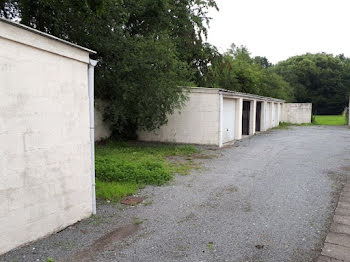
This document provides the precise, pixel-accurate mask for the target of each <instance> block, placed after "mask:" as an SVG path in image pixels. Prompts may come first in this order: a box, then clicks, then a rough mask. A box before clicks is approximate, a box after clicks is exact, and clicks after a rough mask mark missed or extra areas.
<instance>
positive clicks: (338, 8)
mask: <svg viewBox="0 0 350 262" xmlns="http://www.w3.org/2000/svg"><path fill="white" fill-rule="evenodd" d="M216 3H217V4H218V5H219V8H220V11H219V12H217V11H210V13H209V16H211V17H212V18H213V19H212V20H211V23H210V29H209V37H208V41H209V42H210V43H211V44H213V45H215V46H216V47H218V48H219V51H220V52H223V51H226V49H227V48H228V47H229V46H230V45H231V43H235V44H236V45H245V46H246V47H247V48H248V50H249V51H250V52H251V53H252V55H253V56H257V55H259V56H266V57H267V58H268V59H269V60H270V61H271V62H273V63H276V62H278V61H281V60H284V59H287V58H288V57H290V56H294V55H298V54H303V53H307V52H311V53H316V52H322V51H323V52H327V53H333V54H340V53H344V54H345V55H346V56H348V57H350V0H216Z"/></svg>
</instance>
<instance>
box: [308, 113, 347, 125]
mask: <svg viewBox="0 0 350 262" xmlns="http://www.w3.org/2000/svg"><path fill="white" fill-rule="evenodd" d="M313 124H315V125H334V126H341V125H346V117H345V116H344V115H336V116H314V121H313Z"/></svg>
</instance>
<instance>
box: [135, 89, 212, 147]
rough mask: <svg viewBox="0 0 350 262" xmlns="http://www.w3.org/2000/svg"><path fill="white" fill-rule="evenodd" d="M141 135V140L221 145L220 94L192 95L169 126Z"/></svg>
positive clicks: (170, 120)
mask: <svg viewBox="0 0 350 262" xmlns="http://www.w3.org/2000/svg"><path fill="white" fill-rule="evenodd" d="M138 136H139V140H141V141H160V142H173V143H190V144H208V145H218V143H219V94H218V93H205V92H191V93H190V94H189V100H188V102H187V103H186V105H185V106H184V108H182V109H181V110H180V111H177V112H176V113H174V114H173V115H170V116H169V117H168V124H166V125H164V126H162V127H161V128H159V129H157V130H155V131H151V132H145V131H140V132H139V133H138Z"/></svg>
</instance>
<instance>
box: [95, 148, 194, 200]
mask: <svg viewBox="0 0 350 262" xmlns="http://www.w3.org/2000/svg"><path fill="white" fill-rule="evenodd" d="M196 153H199V150H198V149H196V148H195V147H194V146H190V145H170V144H144V143H126V142H114V141H108V142H106V143H104V144H99V145H97V146H96V162H95V164H96V195H97V197H98V198H100V199H106V200H112V201H118V200H120V199H121V198H123V197H126V196H128V195H133V194H134V193H135V192H137V190H138V189H139V188H141V187H143V186H145V185H163V184H165V183H166V182H168V181H169V180H171V179H172V178H173V175H174V174H176V173H178V174H182V175H186V174H188V173H189V171H190V170H191V169H192V168H194V167H196V165H195V163H194V162H193V161H192V160H191V158H190V157H191V156H192V155H193V154H196Z"/></svg>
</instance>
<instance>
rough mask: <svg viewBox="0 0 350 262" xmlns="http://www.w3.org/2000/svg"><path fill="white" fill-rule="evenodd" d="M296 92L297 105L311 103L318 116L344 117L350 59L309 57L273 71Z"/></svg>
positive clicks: (282, 64)
mask: <svg viewBox="0 0 350 262" xmlns="http://www.w3.org/2000/svg"><path fill="white" fill-rule="evenodd" d="M272 70H273V71H274V72H276V73H278V74H279V75H281V76H282V77H283V78H284V79H285V80H286V81H288V82H289V83H290V85H291V86H292V87H293V89H294V96H295V101H296V102H300V103H303V102H311V103H312V104H313V108H312V109H313V113H314V114H320V115H324V114H341V113H342V111H343V110H344V108H345V107H346V106H347V103H348V97H349V93H350V59H348V58H345V57H344V56H343V55H340V56H333V55H330V54H325V53H319V54H305V55H301V56H294V57H291V58H289V59H287V60H286V61H283V62H280V63H278V64H277V65H276V66H274V67H273V69H272Z"/></svg>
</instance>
